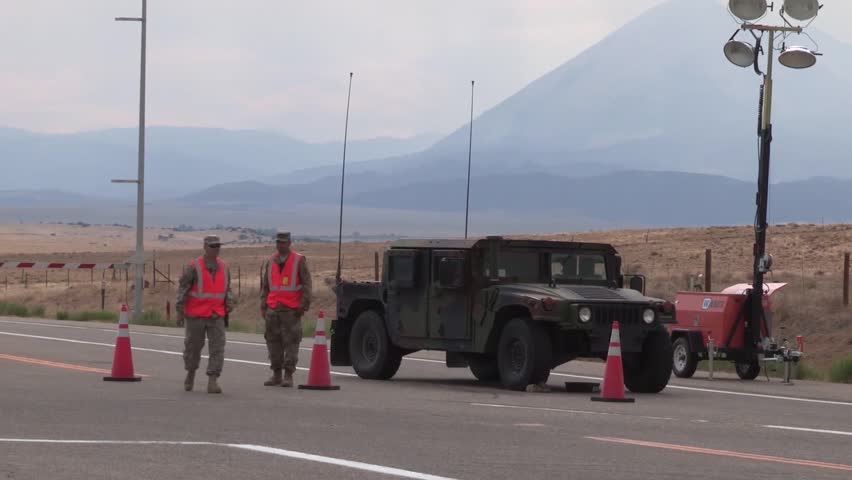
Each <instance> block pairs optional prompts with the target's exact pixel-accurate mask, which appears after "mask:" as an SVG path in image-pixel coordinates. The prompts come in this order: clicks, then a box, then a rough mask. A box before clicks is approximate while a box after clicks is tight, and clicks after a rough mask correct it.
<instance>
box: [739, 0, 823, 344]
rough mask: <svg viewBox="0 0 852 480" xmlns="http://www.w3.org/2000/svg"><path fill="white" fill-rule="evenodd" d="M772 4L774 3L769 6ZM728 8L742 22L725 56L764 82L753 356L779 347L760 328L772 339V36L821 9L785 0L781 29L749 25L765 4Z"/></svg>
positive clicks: (790, 58)
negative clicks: (767, 308) (742, 37)
mask: <svg viewBox="0 0 852 480" xmlns="http://www.w3.org/2000/svg"><path fill="white" fill-rule="evenodd" d="M773 5H774V4H773ZM728 8H729V9H730V11H731V13H733V14H734V15H735V16H736V17H737V18H739V19H740V20H742V21H743V23H742V25H740V27H739V28H738V29H737V31H736V32H734V35H732V36H731V38H730V39H728V42H727V43H726V44H725V48H724V53H725V56H726V57H727V58H728V60H730V62H731V63H733V64H734V65H737V66H739V67H743V68H746V67H749V66H752V65H753V66H754V70H755V72H756V73H757V74H758V75H761V74H762V75H763V83H762V84H761V86H760V109H759V111H758V115H759V118H758V136H759V137H760V151H759V157H758V174H757V199H756V204H757V212H756V214H755V220H754V234H755V241H754V251H753V253H754V264H753V269H754V270H753V276H754V280H753V282H752V289H751V294H750V299H749V300H750V302H751V315H750V320H748V322H747V324H746V335H747V341H746V348H747V349H749V350H752V351H754V352H763V353H774V351H775V350H777V348H778V346H777V345H772V344H766V342H762V340H763V338H764V337H763V335H762V333H761V326H762V327H763V331H765V332H766V334H767V337H770V339H771V334H772V332H771V325H769V324H768V322H767V321H766V316H765V314H764V308H763V294H764V292H763V278H764V275H765V274H766V273H767V272H768V271H769V270H770V269H771V268H772V256H771V255H768V254H767V253H766V232H767V228H768V225H767V211H768V206H769V157H770V145H771V143H772V60H773V54H774V51H775V36H776V34H778V33H780V34H782V35H784V36H785V39H786V36H787V35H788V34H791V33H796V34H801V33H803V28H802V27H801V26H794V25H793V24H792V23H791V22H790V21H789V20H788V19H787V17H786V16H785V12H786V14H787V15H788V16H790V17H792V18H794V19H796V20H800V21H807V20H810V19H812V18H813V17H815V16H816V15H817V12H818V11H819V9H820V8H821V6H820V5H819V4H818V1H817V0H784V4H783V6H782V7H781V12H780V13H781V18H782V19H783V20H784V25H783V26H772V25H759V24H755V23H752V22H753V21H754V20H759V19H760V18H762V17H763V16H764V15H765V14H766V11H767V9H768V8H769V6H768V5H767V2H766V1H765V0H730V1H729V2H728ZM740 30H743V31H748V32H750V33H751V34H752V36H753V37H754V39H755V42H756V43H755V46H752V45H751V44H749V43H746V42H742V41H739V40H734V37H735V36H736V35H737V33H738V32H739V31H740ZM764 33H769V43H768V46H767V65H766V73H765V74H763V73H762V72H761V71H760V68H759V66H758V64H757V59H758V56H759V55H760V53H761V51H762V44H761V41H762V39H763V34H764ZM816 55H819V54H818V53H816V52H814V51H811V50H808V49H806V48H803V47H789V48H788V47H786V44H785V45H784V46H782V53H781V54H780V55H779V58H778V61H779V62H780V63H781V64H782V65H784V66H786V67H789V68H796V69H801V68H808V67H811V66H813V65H814V64H815V63H816Z"/></svg>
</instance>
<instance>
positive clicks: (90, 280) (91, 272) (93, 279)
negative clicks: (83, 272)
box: [89, 268, 95, 283]
mask: <svg viewBox="0 0 852 480" xmlns="http://www.w3.org/2000/svg"><path fill="white" fill-rule="evenodd" d="M89 277H90V278H89V283H95V269H94V268H93V269H91V270H89Z"/></svg>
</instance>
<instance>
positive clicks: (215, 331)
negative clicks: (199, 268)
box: [175, 235, 234, 393]
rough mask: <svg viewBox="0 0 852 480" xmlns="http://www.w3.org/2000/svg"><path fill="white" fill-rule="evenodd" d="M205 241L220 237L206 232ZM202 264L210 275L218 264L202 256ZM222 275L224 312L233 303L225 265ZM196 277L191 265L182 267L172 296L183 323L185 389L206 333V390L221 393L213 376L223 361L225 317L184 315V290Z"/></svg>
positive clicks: (190, 384) (228, 310) (192, 283)
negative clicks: (175, 293)
mask: <svg viewBox="0 0 852 480" xmlns="http://www.w3.org/2000/svg"><path fill="white" fill-rule="evenodd" d="M204 243H205V245H211V244H213V245H215V244H220V242H219V237H217V236H214V235H210V236H207V237H205V238H204ZM204 265H205V266H206V267H207V269H208V270H209V271H210V273H211V274H212V275H215V274H216V273H217V270H218V269H219V265H218V263H217V262H216V260H215V259H214V260H208V259H207V258H206V257H205V259H204ZM225 275H226V277H225V308H226V312H230V311H231V310H232V309H233V305H234V295H233V292H232V291H231V272H230V271H229V270H227V269H226V270H225ZM197 281H198V274H197V272H196V270H195V268H193V267H192V265H187V266H186V267H184V270H183V273H182V274H181V277H180V280H179V283H178V291H177V299H176V300H175V312H176V315H177V319H178V326H181V324H184V323H185V330H184V342H183V344H184V350H183V362H184V368H186V371H187V378H186V381H185V382H184V384H185V387H186V390H192V384H193V381H194V377H195V370H197V369H198V366H199V363H200V361H201V350H202V349H203V348H204V342H205V335H206V337H207V339H209V340H210V347H209V353H210V356H209V358H208V360H207V375H208V376H209V377H210V382H211V383H210V384H208V392H210V393H221V389H220V388H219V387H218V384H217V383H216V379H217V378H218V377H219V375H221V373H222V366H223V364H224V363H225V318H224V317H220V316H219V315H217V314H215V313H214V314H213V315H212V316H211V317H193V316H185V315H184V307H185V304H186V297H187V294H188V293H189V290H190V288H192V286H193V285H194V284H195V283H196V282H197ZM211 390H212V391H211Z"/></svg>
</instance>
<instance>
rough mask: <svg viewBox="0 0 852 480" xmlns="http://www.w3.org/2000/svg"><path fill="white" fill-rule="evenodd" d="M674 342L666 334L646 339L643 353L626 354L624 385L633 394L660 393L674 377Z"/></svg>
mask: <svg viewBox="0 0 852 480" xmlns="http://www.w3.org/2000/svg"><path fill="white" fill-rule="evenodd" d="M672 356H673V355H672V341H671V339H670V338H669V336H668V335H667V334H666V332H651V333H649V334H648V336H647V337H645V342H644V343H643V344H642V352H640V353H631V354H625V355H623V356H622V358H623V360H624V368H623V370H624V385H626V386H627V388H629V389H630V391H631V392H633V393H659V392H661V391H662V390H663V389H664V388H666V385H668V383H669V378H671V375H672Z"/></svg>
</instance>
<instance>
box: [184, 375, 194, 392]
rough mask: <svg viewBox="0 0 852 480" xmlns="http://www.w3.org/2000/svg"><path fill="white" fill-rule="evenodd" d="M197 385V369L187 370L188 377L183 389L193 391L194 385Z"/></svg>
mask: <svg viewBox="0 0 852 480" xmlns="http://www.w3.org/2000/svg"><path fill="white" fill-rule="evenodd" d="M194 385H195V370H187V371H186V379H184V381H183V389H184V390H186V391H187V392H189V391H192V387H193V386H194Z"/></svg>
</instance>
